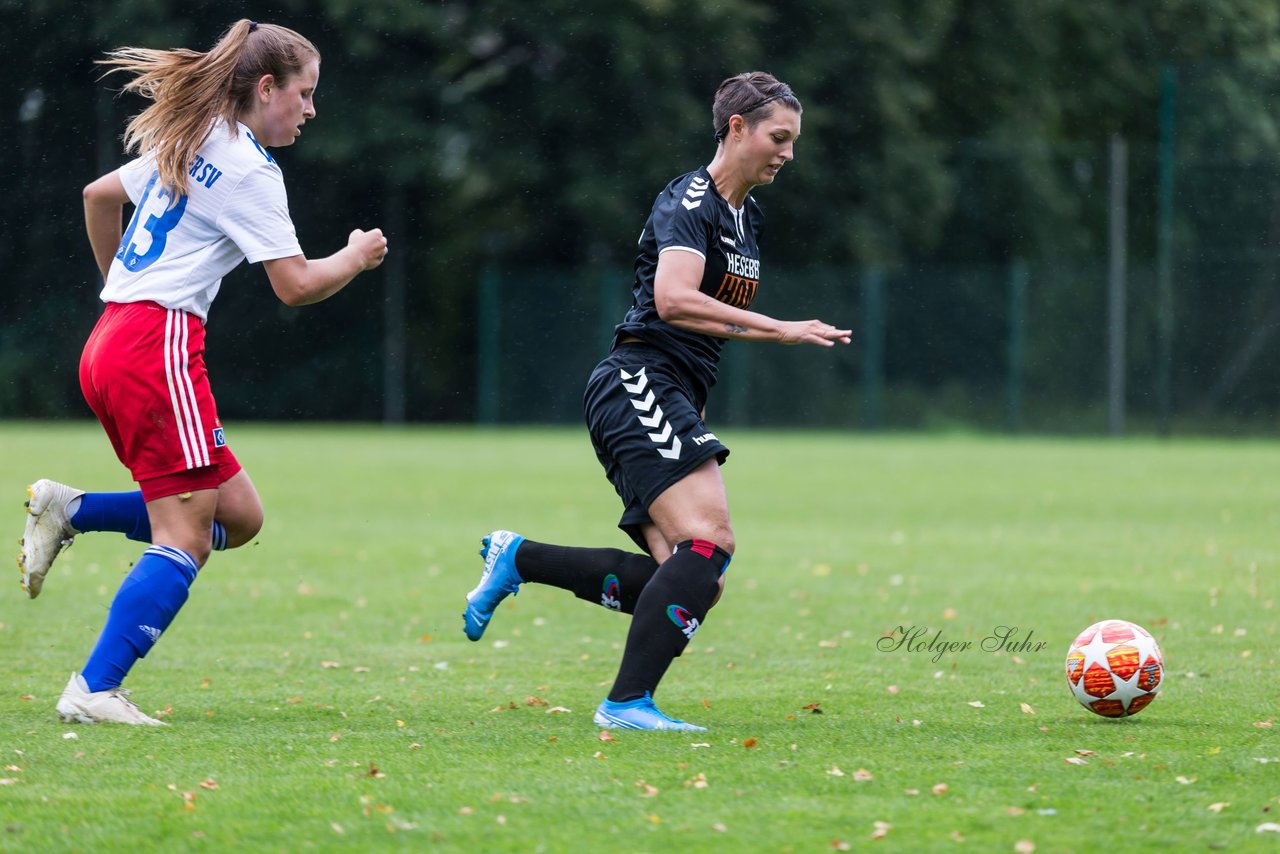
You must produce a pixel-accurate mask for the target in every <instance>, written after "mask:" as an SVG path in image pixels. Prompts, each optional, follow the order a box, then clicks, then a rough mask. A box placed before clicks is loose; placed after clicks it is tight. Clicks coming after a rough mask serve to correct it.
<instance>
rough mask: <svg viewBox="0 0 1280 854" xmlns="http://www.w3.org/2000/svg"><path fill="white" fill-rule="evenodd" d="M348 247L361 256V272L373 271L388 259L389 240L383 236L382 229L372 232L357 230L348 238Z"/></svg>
mask: <svg viewBox="0 0 1280 854" xmlns="http://www.w3.org/2000/svg"><path fill="white" fill-rule="evenodd" d="M347 246H349V247H350V248H352V249H354V250H355V251H356V253H357V254H358V255H359V257H360V269H361V270H372V269H373V268H374V267H377V266H378V265H379V264H381V263H382V259H384V258H386V257H387V238H386V237H384V236H383V234H382V229H380V228H375V229H373V230H371V231H361V230H360V229H358V228H357V229H356V230H355V231H353V232H351V235H350V236H349V237H348V238H347Z"/></svg>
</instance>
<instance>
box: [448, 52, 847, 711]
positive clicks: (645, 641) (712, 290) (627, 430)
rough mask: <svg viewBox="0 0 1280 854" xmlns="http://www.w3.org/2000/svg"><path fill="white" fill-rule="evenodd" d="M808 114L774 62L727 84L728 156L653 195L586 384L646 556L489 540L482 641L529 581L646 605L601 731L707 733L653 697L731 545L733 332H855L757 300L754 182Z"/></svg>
mask: <svg viewBox="0 0 1280 854" xmlns="http://www.w3.org/2000/svg"><path fill="white" fill-rule="evenodd" d="M800 112H801V106H800V101H799V100H798V99H797V98H796V96H795V95H794V94H792V92H791V89H790V87H788V86H787V85H786V84H784V83H781V82H779V81H778V80H776V79H775V78H774V77H773V76H771V75H769V74H766V73H764V72H759V71H757V72H751V73H746V74H739V75H737V76H736V77H730V78H729V79H728V80H726V81H724V82H723V83H722V84H720V88H719V89H718V90H717V91H716V96H715V102H714V105H713V107H712V121H713V126H714V129H715V137H716V143H717V147H716V154H715V157H714V158H713V159H712V161H711V164H710V165H709V166H706V167H704V168H701V169H698V170H696V171H694V172H690V173H688V174H686V175H682V176H680V177H679V178H676V179H675V180H674V181H672V182H671V183H670V184H668V185H667V187H666V189H664V190H663V191H662V193H660V194H659V195H658V198H657V201H655V202H654V204H653V210H652V211H651V212H650V214H649V219H648V221H647V222H646V223H645V226H644V233H643V234H642V235H641V237H640V247H639V254H638V256H637V257H636V264H635V270H636V277H635V284H634V285H633V286H632V291H633V294H634V297H635V300H634V303H633V304H632V306H631V309H630V310H629V311H628V312H627V314H626V317H625V318H623V321H622V323H620V324H619V325H618V327H617V329H616V330H615V333H614V338H613V346H612V348H611V352H610V354H609V356H608V357H607V358H606V359H605V360H604V361H603V362H601V363H600V364H599V365H598V366H597V367H596V369H595V371H594V372H593V373H592V374H591V378H590V380H589V381H588V382H587V390H586V394H585V397H584V401H583V405H584V408H585V414H586V420H587V426H588V428H589V430H590V432H591V441H592V444H593V445H594V446H595V450H596V455H597V456H598V457H599V459H600V464H601V465H603V466H604V469H605V474H606V476H607V477H608V478H609V480H610V481H611V482H612V483H613V486H614V488H615V489H616V490H617V492H618V495H619V496H620V497H621V498H622V501H623V503H624V504H625V506H626V509H625V510H624V511H623V514H622V519H621V521H620V522H619V523H618V527H620V528H622V530H624V531H626V532H627V533H628V534H629V535H630V536H631V538H632V539H633V540H635V542H636V544H637V545H638V546H639V547H640V548H641V549H643V550H644V552H645V553H644V554H635V553H628V552H623V551H619V550H617V549H603V548H601V549H597V548H573V547H566V546H553V545H547V544H543V543H536V542H533V541H532V540H526V539H525V538H524V537H521V536H520V535H518V534H515V533H513V532H511V531H494V532H493V533H492V534H490V535H489V536H487V537H485V538H484V540H483V544H484V548H483V549H482V550H481V552H480V553H481V555H482V556H483V557H484V572H483V575H482V576H481V578H480V583H479V584H478V585H477V586H476V588H475V589H474V590H472V591H471V592H470V593H469V594H467V609H466V612H465V613H464V614H463V619H464V630H465V631H466V634H467V637H469V638H470V639H471V640H473V641H474V640H479V639H480V637H481V636H482V635H483V634H484V630H485V628H486V627H487V626H488V624H489V620H490V619H491V618H492V617H493V612H494V609H495V608H496V607H497V606H498V604H499V603H500V602H501V601H502V600H503V599H505V598H506V597H507V595H508V594H511V593H515V592H516V591H517V590H518V589H519V586H520V584H522V583H526V582H534V583H540V584H550V585H553V586H555V587H561V588H564V589H566V590H569V591H571V592H573V593H574V594H575V595H576V596H578V597H579V598H582V599H586V600H588V601H592V602H597V603H599V604H601V605H603V606H605V607H607V608H611V609H613V610H617V611H622V612H624V613H628V614H632V615H633V616H632V621H631V629H630V632H629V633H628V635H627V643H626V648H625V651H624V652H623V656H622V664H621V667H620V668H619V670H618V676H617V679H616V681H615V682H614V685H613V689H612V690H611V691H610V692H609V695H608V697H607V698H606V699H605V700H604V701H603V702H601V703H600V706H599V708H597V709H596V713H595V723H596V725H597V726H600V727H604V728H607V729H636V730H672V729H674V730H702V729H704V728H703V727H699V726H694V725H693V724H690V723H686V722H684V721H680V720H675V719H673V718H670V717H668V716H667V715H665V714H663V713H662V712H661V711H659V709H658V707H657V706H655V705H654V702H653V693H654V691H655V690H656V689H657V687H658V682H659V681H660V680H661V679H662V676H663V674H664V673H665V672H666V670H667V667H668V666H669V665H670V664H671V662H672V661H673V660H674V659H675V658H676V657H677V656H678V655H680V653H681V652H682V651H683V650H684V648H685V646H686V644H688V643H689V640H690V639H691V638H692V637H693V635H694V632H696V631H697V630H698V627H699V626H700V625H701V623H702V621H703V620H705V619H706V616H707V612H708V611H709V610H710V609H711V606H712V605H714V604H715V602H716V600H717V599H719V597H720V593H721V591H722V590H723V588H724V571H725V569H726V568H727V567H728V565H729V559H730V556H731V555H732V554H733V547H734V541H733V529H732V528H731V527H730V525H729V503H728V499H727V497H726V495H725V488H724V481H723V480H722V479H721V475H720V464H721V463H723V462H724V460H725V458H726V457H727V456H728V455H729V449H728V448H727V447H725V446H724V445H723V444H721V442H720V440H719V439H717V438H716V435H715V434H714V433H712V432H711V430H710V429H709V428H708V427H707V425H706V424H705V423H704V422H703V412H704V407H705V404H706V399H707V393H708V392H709V391H710V389H711V386H712V385H714V384H715V380H716V368H717V365H718V363H719V361H720V348H721V347H722V346H723V344H724V340H725V339H726V338H739V339H744V340H748V341H776V342H778V343H781V344H817V345H819V346H823V347H831V346H834V345H835V343H836V342H840V343H842V344H848V343H849V339H850V335H851V334H852V333H851V331H850V330H848V329H838V328H836V327H835V326H832V325H831V324H829V323H824V322H822V321H821V320H800V321H784V320H775V319H774V318H772V317H767V316H765V315H763V314H760V313H758V312H753V311H750V306H751V303H752V301H753V300H754V299H755V296H756V290H757V288H758V287H759V285H760V252H759V249H758V247H757V245H756V237H757V235H758V234H759V231H760V224H761V214H760V209H759V207H757V205H756V203H755V200H754V199H752V198H751V195H750V192H751V189H752V188H753V187H756V186H757V185H760V184H771V183H773V179H774V178H775V177H776V176H777V174H778V170H780V169H781V168H782V167H783V165H785V164H786V163H787V162H788V161H790V160H791V159H792V157H793V152H794V147H795V143H796V140H797V139H799V137H800Z"/></svg>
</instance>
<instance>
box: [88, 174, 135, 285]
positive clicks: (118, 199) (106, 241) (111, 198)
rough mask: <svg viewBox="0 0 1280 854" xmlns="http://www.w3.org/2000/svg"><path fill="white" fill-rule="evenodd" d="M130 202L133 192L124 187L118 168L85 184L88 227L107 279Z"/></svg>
mask: <svg viewBox="0 0 1280 854" xmlns="http://www.w3.org/2000/svg"><path fill="white" fill-rule="evenodd" d="M128 202H129V194H128V193H126V192H125V191H124V184H123V183H121V181H120V174H119V173H118V172H108V173H107V174H106V175H103V176H102V177H101V178H99V179H98V180H96V181H94V182H93V183H92V184H90V185H89V186H87V187H85V188H84V227H85V230H86V231H88V232H89V245H90V246H91V247H92V248H93V260H95V261H96V262H98V270H99V272H101V273H102V279H103V281H106V278H107V271H108V270H110V269H111V259H112V258H114V257H115V254H116V249H118V248H119V246H120V237H121V235H122V234H123V225H122V224H121V223H122V218H123V213H124V206H125V205H126V204H127V203H128Z"/></svg>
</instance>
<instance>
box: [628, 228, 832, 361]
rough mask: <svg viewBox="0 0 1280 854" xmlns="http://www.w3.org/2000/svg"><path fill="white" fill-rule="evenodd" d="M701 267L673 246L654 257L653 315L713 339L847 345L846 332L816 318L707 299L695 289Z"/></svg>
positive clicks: (697, 258)
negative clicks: (768, 312)
mask: <svg viewBox="0 0 1280 854" xmlns="http://www.w3.org/2000/svg"><path fill="white" fill-rule="evenodd" d="M703 268H704V262H703V260H702V258H701V257H700V256H698V255H696V254H694V253H692V252H682V251H679V250H674V251H670V252H663V253H662V254H661V255H659V256H658V269H657V271H656V272H655V274H654V282H653V296H654V302H655V304H656V306H657V309H658V316H659V317H661V318H662V319H663V320H665V321H666V322H667V323H670V324H671V325H672V326H678V327H680V328H681V329H688V330H690V331H691V332H701V333H703V334H704V335H714V336H716V337H718V338H740V339H744V340H747V341H776V342H778V343H779V344H817V345H818V346H820V347H833V346H835V344H836V342H839V343H841V344H848V343H849V341H850V340H851V339H852V336H853V331H852V330H850V329H840V328H838V327H835V326H832V325H831V324H830V323H824V322H823V321H821V320H777V319H775V318H772V317H769V316H768V315H766V314H761V313H760V312H758V311H748V310H746V309H742V308H735V307H734V306H731V305H727V304H725V303H723V302H720V301H719V300H717V299H714V298H712V297H709V296H707V295H706V294H704V293H702V291H700V290H699V289H698V285H699V283H700V282H701V281H702V273H703Z"/></svg>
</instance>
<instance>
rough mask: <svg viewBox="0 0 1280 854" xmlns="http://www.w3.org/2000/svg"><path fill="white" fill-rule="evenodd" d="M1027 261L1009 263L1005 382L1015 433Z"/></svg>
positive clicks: (1019, 415)
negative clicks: (1007, 340) (1007, 348)
mask: <svg viewBox="0 0 1280 854" xmlns="http://www.w3.org/2000/svg"><path fill="white" fill-rule="evenodd" d="M1027 278H1028V277H1027V262H1026V261H1025V260H1023V259H1022V258H1014V259H1013V260H1012V261H1011V262H1010V263H1009V351H1008V363H1007V365H1006V366H1005V367H1006V379H1005V402H1004V421H1005V427H1006V428H1007V429H1008V430H1009V432H1011V433H1017V432H1020V431H1021V430H1022V378H1023V375H1024V371H1025V364H1024V363H1025V362H1026V349H1027V348H1026V342H1027V337H1026V336H1027Z"/></svg>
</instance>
